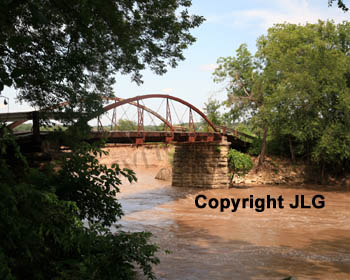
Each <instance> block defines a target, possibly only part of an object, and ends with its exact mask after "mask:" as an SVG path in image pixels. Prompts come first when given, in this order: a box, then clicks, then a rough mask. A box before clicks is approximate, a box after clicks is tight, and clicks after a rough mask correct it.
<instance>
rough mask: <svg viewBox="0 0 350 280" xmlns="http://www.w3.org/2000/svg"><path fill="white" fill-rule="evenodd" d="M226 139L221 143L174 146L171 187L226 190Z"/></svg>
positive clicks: (227, 173)
mask: <svg viewBox="0 0 350 280" xmlns="http://www.w3.org/2000/svg"><path fill="white" fill-rule="evenodd" d="M229 148H230V145H229V143H228V142H227V140H226V137H223V140H222V141H221V143H186V144H177V145H176V146H175V153H174V162H173V172H172V174H173V176H172V178H173V179H172V186H174V187H198V188H228V187H229V170H228V164H227V152H228V149H229Z"/></svg>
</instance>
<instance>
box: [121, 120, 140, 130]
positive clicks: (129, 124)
mask: <svg viewBox="0 0 350 280" xmlns="http://www.w3.org/2000/svg"><path fill="white" fill-rule="evenodd" d="M117 130H118V131H133V130H137V123H136V122H134V121H130V120H125V119H121V120H119V121H118V123H117Z"/></svg>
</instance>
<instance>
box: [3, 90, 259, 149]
mask: <svg viewBox="0 0 350 280" xmlns="http://www.w3.org/2000/svg"><path fill="white" fill-rule="evenodd" d="M154 100H158V101H159V102H160V105H157V106H156V107H157V109H152V108H153V107H154V104H153V107H152V106H148V105H147V106H146V104H145V102H146V101H154ZM105 103H106V105H105V107H104V111H105V113H104V114H103V115H100V116H98V117H97V118H96V119H95V120H94V121H95V123H96V125H95V129H94V131H93V132H92V135H91V140H94V139H99V138H102V137H106V138H107V142H109V143H133V144H137V145H141V144H143V143H152V142H164V143H196V142H219V141H221V140H222V137H223V136H225V137H227V140H228V141H229V142H231V143H236V145H244V146H245V145H246V143H249V142H250V141H251V140H252V139H254V137H252V136H250V135H247V134H245V133H242V132H239V131H238V130H235V129H228V128H226V127H223V126H217V125H215V124H213V123H212V122H211V121H210V120H209V119H208V117H207V116H206V115H205V114H204V113H203V112H202V111H201V110H199V109H198V108H196V107H195V106H194V105H192V104H190V103H188V102H186V101H185V100H182V99H180V98H178V97H174V96H171V95H165V94H148V95H140V96H135V97H131V98H126V99H123V98H119V97H111V98H105ZM151 103H152V102H151ZM64 105H66V104H60V106H64ZM126 105H127V106H128V108H126V109H125V108H124V107H125V106H126ZM151 107H152V108H151ZM179 107H182V109H181V110H179V109H178V108H179ZM130 108H133V112H134V118H137V120H129V118H127V117H126V116H127V113H128V111H129V110H130ZM179 111H181V113H180V112H179ZM179 115H181V117H179ZM60 116H62V113H59V112H55V110H53V109H51V110H50V109H46V110H42V111H32V112H19V113H2V114H0V122H6V123H7V124H8V125H7V126H8V127H9V128H10V129H14V128H16V127H17V126H19V125H21V124H23V123H24V122H26V121H28V120H32V121H33V127H32V131H31V132H30V133H27V134H25V133H17V134H16V135H18V137H26V136H27V137H30V134H31V136H33V137H34V138H39V137H42V136H43V135H45V133H46V134H47V133H48V132H43V131H42V132H40V127H39V123H40V122H39V120H40V118H41V117H45V118H46V119H47V118H48V119H53V120H59V119H60ZM123 119H124V120H129V123H130V122H131V123H133V124H134V127H133V129H132V130H130V129H128V130H121V129H122V128H120V127H118V125H119V124H120V122H119V121H120V120H123ZM146 119H147V120H148V123H149V122H151V123H153V125H149V124H148V125H147V124H146ZM155 128H156V129H155Z"/></svg>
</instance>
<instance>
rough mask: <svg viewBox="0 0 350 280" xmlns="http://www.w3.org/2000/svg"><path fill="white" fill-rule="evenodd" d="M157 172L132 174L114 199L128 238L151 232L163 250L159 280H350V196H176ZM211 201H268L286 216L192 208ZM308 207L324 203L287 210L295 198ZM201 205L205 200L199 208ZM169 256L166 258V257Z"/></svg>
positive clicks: (252, 190)
mask: <svg viewBox="0 0 350 280" xmlns="http://www.w3.org/2000/svg"><path fill="white" fill-rule="evenodd" d="M156 172H157V170H156V169H139V170H136V173H137V177H138V182H137V183H133V184H128V183H125V184H124V185H123V186H122V187H121V193H120V194H119V199H120V201H121V203H122V206H123V210H124V212H125V216H124V217H123V218H122V220H121V224H122V229H123V230H126V231H150V232H152V233H153V234H154V237H153V239H152V241H154V242H155V243H157V244H158V245H159V246H160V252H159V254H158V255H159V258H160V261H161V262H160V264H159V265H157V266H155V268H154V270H155V272H156V275H157V277H158V279H176V280H178V279H188V280H196V279H201V280H202V279H211V280H212V279H283V278H284V277H287V276H292V277H293V279H350V210H349V207H350V192H349V190H347V191H346V190H342V189H340V188H324V187H322V188H321V187H320V186H309V187H307V186H306V187H305V186H302V187H301V186H246V187H242V188H239V189H238V188H231V189H225V190H222V189H220V190H213V189H211V190H207V189H205V190H203V189H195V188H174V187H171V182H169V181H160V180H156V179H154V176H155V174H156ZM199 194H202V195H205V196H206V197H207V198H208V199H209V198H217V199H220V198H244V197H248V198H249V196H250V195H254V197H260V198H264V197H265V198H266V195H271V196H272V197H276V198H277V197H278V196H280V195H282V197H283V199H284V202H283V203H284V205H285V208H284V209H265V211H263V212H257V211H255V210H254V208H253V209H251V208H249V207H248V208H245V209H243V208H241V207H239V208H238V210H237V211H236V212H234V213H233V212H231V210H229V209H228V210H226V211H224V212H220V209H211V208H208V207H207V208H203V209H199V208H197V207H196V205H195V198H196V196H197V195H199ZM297 194H299V195H304V196H305V200H306V201H307V203H310V202H311V198H312V197H313V196H314V195H316V194H322V195H323V196H324V197H325V207H324V208H322V209H315V208H311V209H300V208H297V209H291V208H290V207H288V205H289V203H290V202H292V201H294V200H295V195H297ZM202 202H203V200H202ZM165 250H170V251H171V252H172V253H171V254H166V253H165V252H164V251H165Z"/></svg>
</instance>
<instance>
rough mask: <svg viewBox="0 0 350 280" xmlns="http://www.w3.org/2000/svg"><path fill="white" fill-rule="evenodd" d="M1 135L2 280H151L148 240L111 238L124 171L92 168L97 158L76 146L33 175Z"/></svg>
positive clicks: (10, 140) (9, 139)
mask: <svg viewBox="0 0 350 280" xmlns="http://www.w3.org/2000/svg"><path fill="white" fill-rule="evenodd" d="M1 132H2V137H1V138H0V148H1V149H0V178H1V181H0V191H1V193H2V195H1V196H0V221H1V222H0V238H1V240H2V242H1V244H0V278H1V279H131V278H132V277H133V276H134V275H135V265H137V266H138V267H140V268H141V269H142V270H143V272H144V274H145V275H146V276H147V277H148V278H150V279H153V277H154V276H153V273H152V266H151V265H152V264H156V263H158V261H159V260H158V258H156V257H155V255H154V254H155V252H156V250H157V247H156V246H154V245H152V244H150V243H149V237H150V234H149V233H125V232H122V231H117V232H116V233H114V234H113V233H112V232H111V230H110V226H111V225H112V224H114V223H115V222H117V220H118V219H119V218H120V217H121V215H122V210H121V205H120V204H119V203H118V201H117V200H116V199H115V196H116V194H117V193H118V192H119V189H118V185H120V183H121V180H120V177H121V176H124V177H126V178H128V180H129V181H130V182H132V181H134V180H136V177H135V175H134V173H133V172H132V171H131V170H128V169H123V170H121V169H120V168H119V167H118V166H117V165H114V166H112V167H111V168H107V167H106V166H105V165H101V164H99V162H98V160H97V158H96V155H97V154H98V153H103V151H102V150H100V149H99V148H98V147H97V146H91V145H88V144H82V143H81V142H80V143H77V145H76V146H75V147H73V148H72V152H71V153H69V154H67V158H65V159H63V160H62V161H60V162H58V163H56V164H55V165H51V164H45V165H42V167H41V168H40V169H38V168H33V167H30V165H29V162H27V160H26V159H25V158H24V157H23V155H22V154H21V153H20V151H19V147H18V146H17V144H16V143H15V140H14V138H13V136H12V135H11V134H10V133H9V132H7V131H6V129H2V131H1ZM83 219H85V220H86V221H88V222H89V227H86V226H84V224H83V222H82V220H83Z"/></svg>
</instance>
